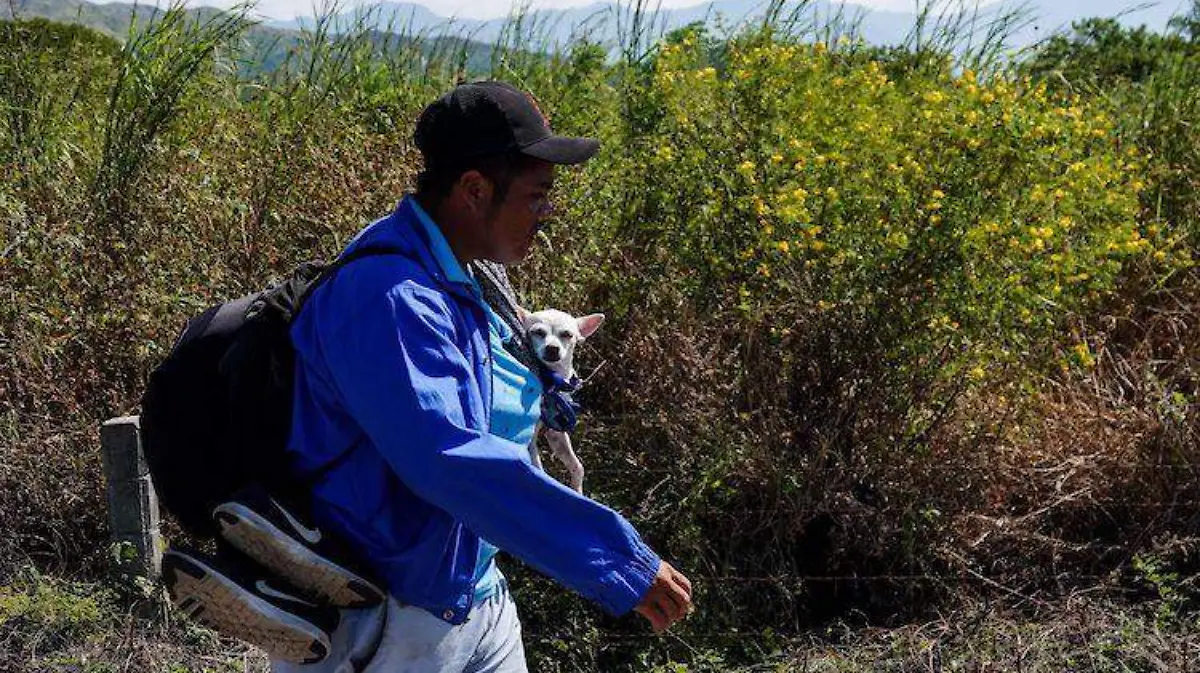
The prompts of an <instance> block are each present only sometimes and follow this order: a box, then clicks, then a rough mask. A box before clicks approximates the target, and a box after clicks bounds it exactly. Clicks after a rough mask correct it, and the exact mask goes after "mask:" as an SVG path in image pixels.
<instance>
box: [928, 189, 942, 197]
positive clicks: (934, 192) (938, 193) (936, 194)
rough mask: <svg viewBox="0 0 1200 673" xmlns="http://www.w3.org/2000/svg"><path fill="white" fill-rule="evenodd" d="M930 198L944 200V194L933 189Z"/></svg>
mask: <svg viewBox="0 0 1200 673" xmlns="http://www.w3.org/2000/svg"><path fill="white" fill-rule="evenodd" d="M930 196H932V197H933V198H934V199H935V200H939V199H944V198H946V192H943V191H942V190H940V189H935V190H933V193H932V194H930Z"/></svg>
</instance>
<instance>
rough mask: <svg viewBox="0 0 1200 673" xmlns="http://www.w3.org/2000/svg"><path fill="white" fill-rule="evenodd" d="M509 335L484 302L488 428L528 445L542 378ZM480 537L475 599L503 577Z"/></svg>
mask: <svg viewBox="0 0 1200 673" xmlns="http://www.w3.org/2000/svg"><path fill="white" fill-rule="evenodd" d="M413 210H414V211H415V212H416V213H417V218H418V219H420V221H421V224H422V225H423V226H424V227H425V232H426V233H427V234H428V236H429V240H430V243H431V247H432V248H433V255H434V258H435V259H436V260H437V262H438V264H439V265H440V266H441V267H442V271H443V272H444V273H445V274H446V277H447V278H448V279H450V280H452V281H456V282H465V283H470V284H471V286H472V287H474V288H476V289H478V288H479V284H478V282H477V281H476V280H475V279H474V278H471V277H470V276H469V274H467V273H466V272H465V271H464V270H463V268H462V265H461V264H460V263H459V261H458V258H457V257H455V256H454V252H453V251H452V250H451V249H450V243H449V242H448V241H446V236H445V235H444V234H443V233H442V230H441V228H440V227H438V226H437V224H435V223H434V221H433V218H431V217H429V214H428V213H426V212H425V210H424V209H423V208H421V206H420V205H419V204H417V203H416V202H414V203H413ZM514 336H515V335H514V333H513V331H512V329H511V328H510V327H509V326H508V324H507V323H505V322H504V320H503V319H501V318H500V316H498V315H496V313H495V311H493V310H492V309H491V307H488V342H489V343H488V346H489V347H490V348H491V352H492V409H491V418H490V419H489V420H490V423H489V427H490V430H489V432H490V434H493V435H496V436H497V437H501V438H503V439H507V440H508V441H510V442H516V443H517V444H524V445H528V444H529V443H530V442H532V441H533V434H534V431H535V430H536V429H537V422H538V419H539V418H540V417H541V413H542V404H541V400H542V383H541V381H539V380H538V377H537V375H536V374H534V373H533V372H532V371H530V370H529V368H528V367H526V366H525V365H523V364H521V361H520V360H518V359H516V358H515V357H513V356H512V354H511V353H509V352H508V349H506V348H505V347H504V344H505V343H506V342H508V341H509V339H512V338H514ZM480 542H481V544H480V545H479V556H478V560H477V561H476V563H475V603H476V604H478V603H480V602H482V601H485V600H487V599H488V598H490V597H491V596H492V595H493V594H494V593H495V592H496V589H497V587H498V586H499V585H500V580H501V579H502V578H503V575H502V574H501V573H500V569H499V568H498V567H497V566H496V554H497V553H498V552H499V551H500V550H499V549H497V548H496V546H495V545H493V544H492V543H490V542H488V541H487V540H481V541H480Z"/></svg>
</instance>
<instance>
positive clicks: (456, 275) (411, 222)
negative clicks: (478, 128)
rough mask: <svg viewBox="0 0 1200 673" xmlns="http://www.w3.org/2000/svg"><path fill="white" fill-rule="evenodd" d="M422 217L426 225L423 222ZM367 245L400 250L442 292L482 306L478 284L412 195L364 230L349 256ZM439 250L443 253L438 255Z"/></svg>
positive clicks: (352, 245)
mask: <svg viewBox="0 0 1200 673" xmlns="http://www.w3.org/2000/svg"><path fill="white" fill-rule="evenodd" d="M422 216H424V218H425V219H426V220H428V222H427V223H426V222H424V221H422ZM367 245H386V246H391V247H395V248H397V249H399V250H401V251H402V252H404V253H406V255H407V256H408V257H409V259H411V260H412V261H413V262H415V263H416V264H417V265H418V266H420V267H421V269H422V270H423V271H425V272H426V273H427V274H429V275H430V276H431V277H432V278H433V279H434V280H436V281H437V283H438V284H439V286H440V287H441V289H443V290H445V291H446V292H449V293H452V294H455V295H458V296H460V297H464V298H468V299H472V300H474V301H476V302H479V303H482V300H481V299H480V297H481V293H480V290H479V284H478V283H477V282H476V281H475V279H473V278H471V276H470V275H468V274H467V273H466V270H465V269H463V267H462V265H460V264H459V263H458V260H457V259H455V257H454V254H453V252H451V251H450V244H449V243H447V242H446V238H445V236H444V235H442V233H441V230H440V229H438V227H437V225H436V224H434V222H433V220H432V219H430V218H429V216H428V214H426V213H424V211H423V210H422V209H421V206H420V204H418V203H417V201H416V199H415V198H414V197H413V195H412V194H408V195H405V197H404V198H403V199H401V201H400V203H399V205H397V206H396V209H395V210H394V211H392V213H391V214H390V215H388V216H387V217H385V218H383V219H382V220H379V221H377V222H376V223H375V224H373V225H372V226H370V227H367V228H366V229H364V230H363V231H362V232H361V233H360V234H359V235H358V236H357V237H356V238H355V239H354V240H353V241H351V243H350V245H349V246H347V248H346V252H351V251H353V250H355V249H356V248H360V247H363V246H367ZM439 248H441V249H442V251H440V252H439ZM451 262H452V264H451Z"/></svg>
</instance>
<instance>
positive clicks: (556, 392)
mask: <svg viewBox="0 0 1200 673" xmlns="http://www.w3.org/2000/svg"><path fill="white" fill-rule="evenodd" d="M538 375H539V376H540V378H541V379H542V423H545V424H546V427H548V428H550V429H551V430H557V431H559V432H570V431H572V430H574V429H575V424H576V423H578V422H579V403H578V402H576V401H575V397H574V395H575V392H576V391H578V390H579V388H580V387H581V386H582V385H583V381H581V380H580V379H579V377H578V376H572V377H571V379H570V380H567V379H564V378H563V377H561V376H559V375H558V373H557V372H553V371H551V370H550V368H549V367H546V366H545V365H542V366H541V367H539V368H538Z"/></svg>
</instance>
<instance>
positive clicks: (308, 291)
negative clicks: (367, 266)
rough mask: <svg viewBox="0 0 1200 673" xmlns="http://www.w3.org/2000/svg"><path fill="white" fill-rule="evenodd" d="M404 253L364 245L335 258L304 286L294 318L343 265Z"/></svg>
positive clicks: (387, 248)
mask: <svg viewBox="0 0 1200 673" xmlns="http://www.w3.org/2000/svg"><path fill="white" fill-rule="evenodd" d="M404 254H405V253H404V251H402V250H401V249H400V248H396V247H393V246H390V245H364V246H363V247H361V248H358V249H356V250H354V251H352V252H350V253H347V254H345V255H342V256H340V257H338V258H337V259H335V260H333V262H332V263H330V264H327V265H326V266H325V268H324V269H322V270H321V273H320V275H318V276H317V277H316V279H315V280H313V282H311V283H309V284H308V287H306V288H304V292H303V293H302V294H301V295H300V298H299V299H298V300H297V301H296V309H295V313H293V314H292V320H295V319H296V316H297V315H299V314H300V309H302V308H303V307H304V304H305V303H306V302H308V299H309V297H311V296H312V293H313V292H315V291H316V289H317V288H318V287H321V285H323V284H324V283H325V281H327V280H329V279H330V278H332V277H333V275H334V274H335V273H337V272H338V271H340V270H341V269H342V267H344V266H346V265H348V264H350V263H351V262H356V261H358V260H360V259H363V258H364V257H378V256H380V255H399V256H403V255H404Z"/></svg>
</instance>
